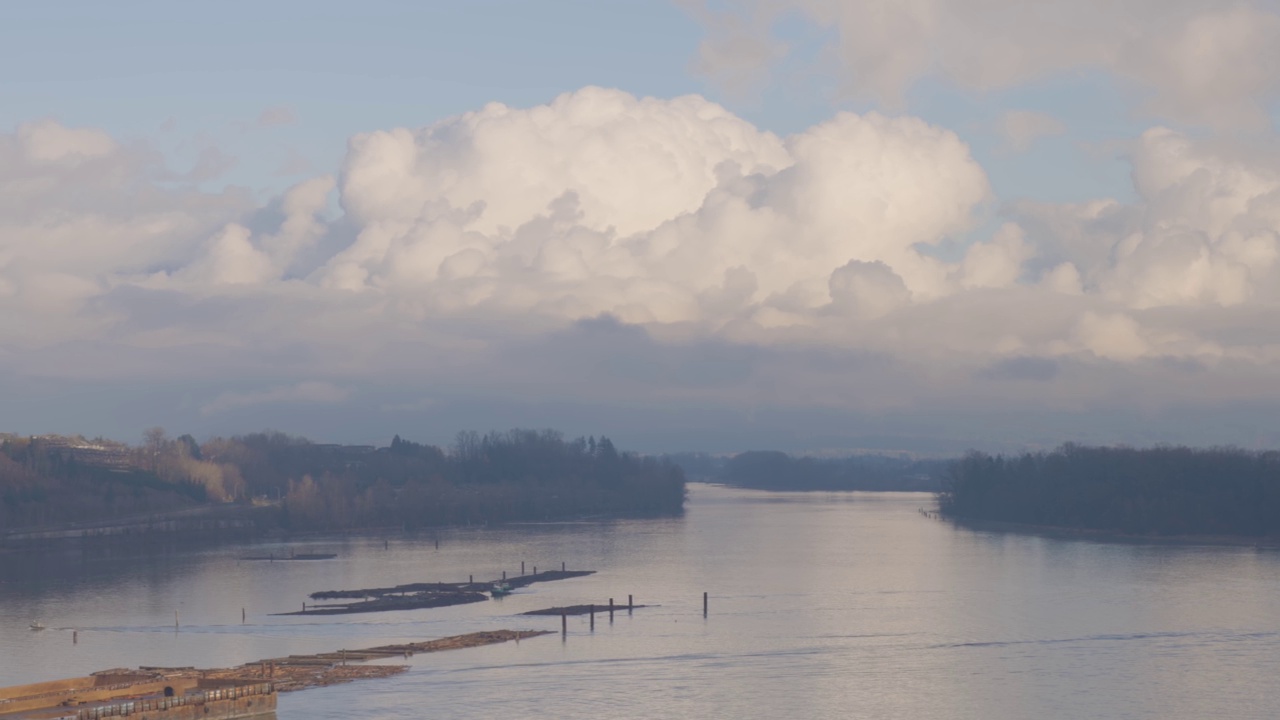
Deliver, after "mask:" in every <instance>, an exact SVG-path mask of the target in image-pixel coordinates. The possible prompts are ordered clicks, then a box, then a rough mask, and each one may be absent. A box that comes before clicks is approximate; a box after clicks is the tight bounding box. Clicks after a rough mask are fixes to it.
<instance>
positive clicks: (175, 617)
mask: <svg viewBox="0 0 1280 720" xmlns="http://www.w3.org/2000/svg"><path fill="white" fill-rule="evenodd" d="M173 629H174V630H177V629H178V611H177V610H174V611H173Z"/></svg>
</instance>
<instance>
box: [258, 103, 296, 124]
mask: <svg viewBox="0 0 1280 720" xmlns="http://www.w3.org/2000/svg"><path fill="white" fill-rule="evenodd" d="M297 122H298V116H297V114H296V113H294V111H293V108H291V107H288V106H287V105H274V106H272V107H269V108H267V109H265V110H263V111H262V113H261V114H259V115H258V127H279V126H281V125H294V124H296V123H297Z"/></svg>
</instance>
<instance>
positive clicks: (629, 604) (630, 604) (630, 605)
mask: <svg viewBox="0 0 1280 720" xmlns="http://www.w3.org/2000/svg"><path fill="white" fill-rule="evenodd" d="M632 607H634V605H632V602H631V596H630V595H628V596H627V614H628V615H630V614H631V608H632Z"/></svg>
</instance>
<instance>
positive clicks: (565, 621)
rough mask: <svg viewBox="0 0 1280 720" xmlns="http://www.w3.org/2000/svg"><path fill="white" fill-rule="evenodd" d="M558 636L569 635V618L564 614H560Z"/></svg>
mask: <svg viewBox="0 0 1280 720" xmlns="http://www.w3.org/2000/svg"><path fill="white" fill-rule="evenodd" d="M560 634H561V635H568V634H569V616H568V615H565V614H564V613H560Z"/></svg>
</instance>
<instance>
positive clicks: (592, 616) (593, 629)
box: [589, 604, 596, 632]
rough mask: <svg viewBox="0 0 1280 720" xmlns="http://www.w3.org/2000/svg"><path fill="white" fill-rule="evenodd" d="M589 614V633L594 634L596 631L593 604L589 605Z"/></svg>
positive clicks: (594, 607)
mask: <svg viewBox="0 0 1280 720" xmlns="http://www.w3.org/2000/svg"><path fill="white" fill-rule="evenodd" d="M589 612H590V613H591V632H595V631H596V606H595V605H594V604H593V605H591V608H590V611H589Z"/></svg>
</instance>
